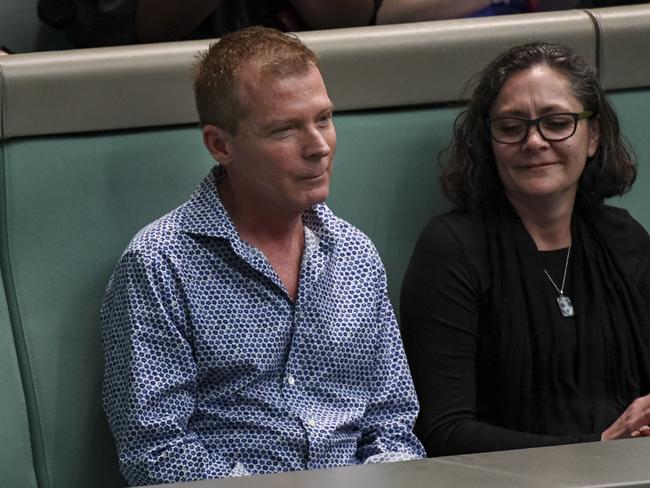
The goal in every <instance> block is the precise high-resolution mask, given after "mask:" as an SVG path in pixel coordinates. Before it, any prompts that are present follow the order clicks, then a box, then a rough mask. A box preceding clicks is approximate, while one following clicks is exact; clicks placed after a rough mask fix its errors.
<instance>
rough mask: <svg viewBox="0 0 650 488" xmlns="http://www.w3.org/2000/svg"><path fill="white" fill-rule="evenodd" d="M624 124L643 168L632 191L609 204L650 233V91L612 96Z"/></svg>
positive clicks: (627, 137)
mask: <svg viewBox="0 0 650 488" xmlns="http://www.w3.org/2000/svg"><path fill="white" fill-rule="evenodd" d="M611 99H612V101H613V102H614V105H615V107H616V110H617V112H618V116H619V119H620V121H621V130H622V131H623V134H624V135H625V138H626V139H627V141H628V142H629V143H630V146H631V147H632V150H633V152H634V154H635V155H636V157H637V160H638V164H639V168H638V175H637V180H636V182H635V183H634V187H633V188H632V191H631V192H630V193H628V194H627V195H624V196H623V197H622V198H612V199H611V200H610V201H609V203H610V204H611V205H616V206H617V207H623V208H626V209H628V210H629V211H630V213H631V214H632V215H633V216H634V218H635V219H637V220H638V221H639V222H641V223H642V224H643V226H644V227H645V228H646V229H648V231H650V137H648V123H649V121H650V119H649V118H648V114H650V88H648V89H645V90H627V91H620V92H616V93H612V94H611Z"/></svg>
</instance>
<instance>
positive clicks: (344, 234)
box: [312, 203, 377, 255]
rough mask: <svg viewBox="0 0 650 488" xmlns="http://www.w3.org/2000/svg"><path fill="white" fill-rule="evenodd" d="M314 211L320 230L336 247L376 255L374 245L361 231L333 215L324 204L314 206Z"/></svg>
mask: <svg viewBox="0 0 650 488" xmlns="http://www.w3.org/2000/svg"><path fill="white" fill-rule="evenodd" d="M314 211H315V213H316V215H317V217H318V220H319V221H320V225H321V228H322V229H325V232H327V234H328V235H330V236H331V237H332V239H333V240H334V241H335V243H336V244H337V246H343V247H357V248H360V249H362V250H364V251H366V252H367V253H370V254H373V255H375V254H376V253H377V250H376V248H375V245H374V244H373V242H372V241H371V240H370V238H369V237H368V236H367V235H366V234H365V233H364V232H363V231H361V230H360V229H359V228H357V227H356V226H354V225H353V224H351V223H350V222H348V221H347V220H345V219H343V218H341V217H338V216H337V215H335V214H334V213H333V212H332V210H331V209H330V208H329V207H328V206H327V205H325V204H324V203H322V204H319V205H316V206H315V207H314ZM312 230H313V229H312Z"/></svg>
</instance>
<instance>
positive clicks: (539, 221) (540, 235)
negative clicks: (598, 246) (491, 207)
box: [510, 197, 575, 251]
mask: <svg viewBox="0 0 650 488" xmlns="http://www.w3.org/2000/svg"><path fill="white" fill-rule="evenodd" d="M510 203H511V204H512V206H513V208H514V209H515V212H517V215H518V216H519V218H520V219H521V222H522V223H523V224H524V227H525V228H526V230H527V231H528V233H529V234H530V236H531V237H532V238H533V241H535V245H536V246H537V249H538V250H539V251H552V250H554V249H563V248H565V247H569V245H570V244H571V218H572V216H573V207H574V204H575V197H574V198H571V199H564V200H561V201H557V200H555V201H540V202H538V203H537V204H535V205H530V204H522V203H521V202H519V201H517V200H514V199H511V200H510Z"/></svg>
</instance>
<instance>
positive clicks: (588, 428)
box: [401, 42, 650, 456]
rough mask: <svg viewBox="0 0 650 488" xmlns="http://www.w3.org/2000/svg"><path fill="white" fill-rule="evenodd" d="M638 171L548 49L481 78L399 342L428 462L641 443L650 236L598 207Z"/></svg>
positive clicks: (609, 121) (516, 57) (648, 362)
mask: <svg viewBox="0 0 650 488" xmlns="http://www.w3.org/2000/svg"><path fill="white" fill-rule="evenodd" d="M635 177H636V166H635V163H634V162H633V161H632V158H631V156H630V154H629V153H628V151H627V150H626V148H625V146H624V144H623V142H622V140H621V135H620V132H619V125H618V121H617V118H616V114H615V113H614V110H613V108H612V106H611V104H610V102H609V101H608V99H607V96H606V94H605V92H604V91H603V89H602V88H601V87H600V85H599V83H598V80H597V78H596V76H595V74H594V71H593V70H592V69H591V68H590V67H589V65H588V64H587V63H586V62H585V61H584V60H583V59H582V58H580V57H578V56H577V55H575V54H573V53H572V52H571V51H570V50H568V49H566V48H563V47H561V46H557V45H554V44H549V43H541V42H537V43H532V44H527V45H523V46H518V47H515V48H512V49H510V50H509V51H507V52H505V53H504V54H502V55H500V56H499V57H498V58H497V59H495V60H494V61H493V62H492V63H491V64H490V65H489V66H488V67H487V68H486V69H485V71H484V72H483V73H482V74H481V75H480V77H479V80H478V84H477V86H476V89H475V91H474V93H473V96H472V98H471V101H470V103H469V107H468V108H467V109H466V110H465V111H464V112H463V113H461V115H460V116H459V117H458V119H457V121H456V124H455V127H454V136H453V140H452V143H451V146H450V150H449V162H448V165H447V167H446V169H445V171H444V172H443V175H442V186H443V190H444V191H445V193H446V195H447V196H448V197H449V198H450V199H451V201H452V202H453V203H454V204H455V205H456V207H457V208H456V209H455V210H453V211H452V212H450V213H448V214H446V215H443V216H440V217H436V218H434V219H432V220H431V222H430V223H429V224H428V226H427V227H426V228H425V230H424V231H423V233H422V235H421V237H420V239H419V241H418V243H417V245H416V248H415V250H414V254H413V257H412V259H411V263H410V266H409V268H408V271H407V273H406V276H405V279H404V285H403V289H402V304H401V310H402V328H403V338H404V343H405V347H406V352H407V355H408V357H409V362H410V365H411V371H412V373H413V378H414V381H415V385H416V389H417V391H418V396H419V399H420V417H419V419H418V423H417V425H416V433H417V434H418V436H419V437H420V439H421V440H422V442H423V444H424V445H425V447H426V449H427V451H428V454H429V455H430V456H436V455H445V454H456V453H467V452H479V451H491V450H500V449H516V448H523V447H535V446H543V445H553V444H566V443H574V442H586V441H596V440H608V439H616V438H623V437H636V436H642V435H648V434H649V433H650V428H649V427H648V424H649V423H650V395H649V396H645V395H647V394H648V393H649V392H650V320H649V317H650V237H649V236H648V233H647V232H646V231H645V230H644V229H643V227H642V226H641V225H640V224H639V223H638V222H636V221H635V220H634V219H633V218H632V217H630V215H629V214H628V213H627V212H626V211H624V210H621V209H616V208H613V207H608V206H606V205H604V204H603V200H604V199H605V198H607V197H610V196H613V195H620V194H623V193H624V192H626V191H627V190H629V188H630V187H631V185H632V183H633V182H634V179H635Z"/></svg>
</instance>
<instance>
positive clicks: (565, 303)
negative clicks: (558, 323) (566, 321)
mask: <svg viewBox="0 0 650 488" xmlns="http://www.w3.org/2000/svg"><path fill="white" fill-rule="evenodd" d="M557 304H558V307H560V313H561V314H562V317H564V318H567V317H573V316H574V315H575V312H574V311H573V303H571V299H570V298H569V297H565V296H564V295H560V296H559V297H557Z"/></svg>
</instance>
